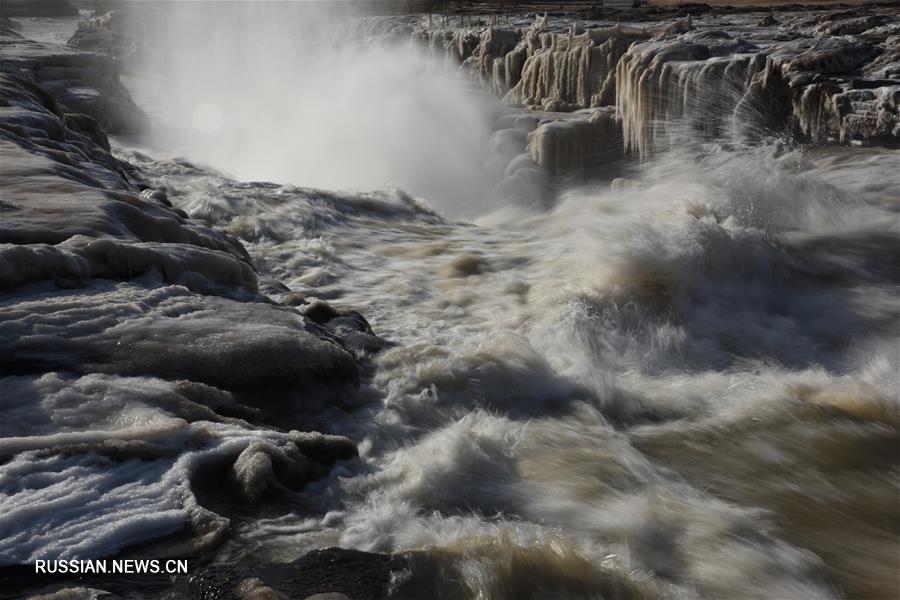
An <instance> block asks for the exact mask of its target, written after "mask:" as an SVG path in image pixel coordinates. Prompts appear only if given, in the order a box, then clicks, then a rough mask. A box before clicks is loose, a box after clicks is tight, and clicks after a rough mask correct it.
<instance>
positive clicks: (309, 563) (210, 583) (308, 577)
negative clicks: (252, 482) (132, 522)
mask: <svg viewBox="0 0 900 600" xmlns="http://www.w3.org/2000/svg"><path fill="white" fill-rule="evenodd" d="M407 568H408V560H407V558H405V557H404V556H400V555H389V554H373V553H369V552H359V551H357V550H345V549H342V548H327V549H324V550H314V551H312V552H309V553H307V554H305V555H304V556H302V557H301V558H299V559H297V560H295V561H293V562H291V563H286V564H271V563H252V562H250V561H244V562H242V563H240V564H231V565H215V566H211V567H207V568H206V569H204V570H203V571H201V572H200V573H198V574H196V576H194V577H193V578H192V580H191V584H190V594H191V598H198V599H199V598H210V597H217V598H229V597H233V596H231V594H233V592H232V590H234V589H236V588H237V587H238V586H239V585H240V584H241V582H242V581H244V580H246V579H247V578H254V579H256V581H254V582H252V585H253V586H255V587H256V588H260V587H261V586H266V587H270V588H271V589H272V590H277V591H278V592H279V593H281V594H284V595H285V596H287V597H289V598H307V597H309V596H313V595H314V594H332V595H333V594H341V595H344V596H346V597H348V598H353V599H354V600H383V599H386V598H389V597H392V596H391V593H392V582H394V581H395V580H397V579H400V577H399V576H400V575H401V574H402V573H403V572H404V570H405V569H407ZM257 582H259V583H257ZM433 594H434V590H430V594H429V595H427V596H419V597H434V596H433ZM326 597H327V596H326ZM400 597H408V598H412V597H414V596H402V595H401V596H400Z"/></svg>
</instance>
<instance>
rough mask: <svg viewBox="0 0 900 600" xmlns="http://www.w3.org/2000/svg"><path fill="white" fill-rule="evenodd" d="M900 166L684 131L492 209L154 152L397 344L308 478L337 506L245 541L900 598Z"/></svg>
mask: <svg viewBox="0 0 900 600" xmlns="http://www.w3.org/2000/svg"><path fill="white" fill-rule="evenodd" d="M896 161H897V155H896V154H895V153H892V152H886V151H880V150H862V149H861V150H845V149H833V150H822V151H811V152H809V153H806V152H802V151H796V152H786V153H781V154H778V153H776V152H775V151H773V150H771V149H768V148H758V149H753V150H750V149H745V150H724V149H721V148H715V149H711V150H708V151H707V152H703V153H700V154H697V155H693V154H689V153H688V152H683V153H679V154H678V155H670V156H665V157H661V158H660V159H659V161H658V163H657V164H653V165H649V166H647V168H646V169H645V170H644V171H643V172H642V173H641V179H642V181H644V182H645V183H644V184H643V185H642V186H641V187H638V188H636V189H633V190H629V191H626V192H610V191H606V190H602V189H595V190H592V191H591V190H587V191H581V192H578V193H571V194H567V195H564V196H563V198H561V200H560V202H559V204H558V205H557V206H556V207H555V208H554V209H553V210H552V211H549V212H548V213H546V214H541V215H537V216H535V215H530V214H510V213H503V214H501V215H499V216H494V217H492V218H485V219H483V220H485V221H488V222H490V223H491V224H472V223H465V222H448V221H445V220H442V219H440V218H438V217H437V216H435V214H434V213H433V212H431V211H430V210H428V209H427V208H426V207H423V206H421V205H418V204H416V203H413V202H411V201H410V200H409V199H407V198H406V197H404V196H401V195H399V194H391V193H385V194H372V195H364V196H347V195H335V194H330V193H326V192H319V191H313V190H308V189H303V188H295V187H291V186H269V185H256V184H246V183H243V184H242V183H237V182H234V181H231V180H228V179H226V178H224V177H222V176H220V175H216V174H215V173H213V172H211V171H203V170H199V171H198V170H195V169H191V168H186V167H184V166H181V165H179V164H178V163H174V162H166V161H161V162H157V161H152V160H143V161H142V160H139V159H137V160H136V162H137V163H138V164H140V165H141V166H142V167H143V168H144V169H146V171H147V172H148V173H151V174H153V176H154V177H156V178H158V179H157V183H159V184H162V185H165V186H168V187H170V189H174V190H178V192H177V194H176V195H173V199H174V200H175V201H176V202H177V203H178V205H179V206H182V207H183V208H184V209H185V210H187V211H188V212H189V213H190V214H192V215H194V216H198V217H204V218H206V219H209V220H210V221H211V222H213V223H215V224H216V225H219V226H222V227H224V228H225V229H226V230H228V231H230V232H232V233H235V234H237V235H240V236H241V238H242V239H243V240H245V242H247V243H248V249H249V250H250V252H251V254H252V255H253V256H254V257H256V258H257V260H258V261H259V265H260V266H261V267H262V269H263V272H265V273H269V274H271V275H272V276H274V277H276V278H278V279H279V280H281V281H283V282H284V283H286V284H287V285H288V286H289V287H290V288H291V289H292V290H296V291H300V292H301V293H305V294H308V295H310V296H315V297H320V298H327V299H330V300H333V301H335V302H340V303H341V304H345V305H348V306H353V307H356V308H358V309H360V310H361V311H363V312H364V313H365V314H366V315H367V317H368V318H369V320H370V321H371V323H372V325H373V327H374V328H375V329H376V331H378V332H379V333H380V334H381V335H383V336H384V337H386V338H387V339H390V340H392V341H394V342H396V343H397V344H398V346H397V347H395V348H392V349H390V350H388V351H386V352H384V353H383V354H381V355H379V356H378V357H377V358H375V359H374V360H373V364H372V379H371V383H370V384H369V386H368V389H367V390H364V391H363V393H362V396H363V397H364V398H366V399H370V402H371V403H368V402H367V403H366V405H365V406H364V407H363V408H360V409H358V410H356V411H352V412H350V413H348V414H343V415H340V416H337V415H334V416H331V415H330V416H329V419H330V421H329V423H330V425H331V426H332V427H333V429H334V431H335V432H338V433H343V434H347V435H349V436H350V437H352V438H353V439H359V440H362V442H361V449H362V454H363V460H362V461H361V462H360V463H359V464H357V465H348V466H346V468H344V469H340V470H339V471H338V472H334V473H332V475H331V476H330V478H329V479H328V480H326V481H324V482H320V483H317V484H315V485H314V486H312V487H313V489H312V490H309V491H308V492H307V493H308V494H309V495H311V496H312V497H314V498H315V499H316V501H317V502H322V503H323V504H324V507H325V509H326V510H327V514H326V515H325V517H324V518H320V517H308V516H305V515H304V514H303V513H300V514H297V513H296V512H293V511H290V512H287V513H286V514H278V515H275V516H271V517H265V518H254V519H251V520H248V521H247V522H245V523H243V524H242V525H241V526H239V527H238V528H237V532H236V535H235V537H234V539H232V540H231V541H230V542H229V543H228V544H227V545H226V547H225V548H224V550H222V552H221V556H222V558H228V559H238V558H240V557H244V556H248V555H255V556H260V555H262V556H265V557H267V558H270V559H272V560H278V561H283V560H291V559H294V558H296V557H298V556H300V555H301V554H302V553H303V552H305V551H307V550H308V549H310V548H313V547H317V546H323V545H332V544H339V545H342V546H348V547H353V548H360V549H365V550H374V551H397V550H410V549H421V548H435V550H433V551H434V552H435V553H437V554H439V555H440V556H441V560H442V561H446V563H447V567H446V568H448V569H451V570H452V571H453V572H455V573H456V575H454V579H456V578H458V579H460V580H461V581H462V585H463V586H464V587H465V588H467V589H468V590H470V591H471V592H472V594H473V595H474V596H475V597H510V598H514V597H523V596H522V595H521V594H525V593H526V592H525V590H528V593H529V594H532V596H531V597H536V598H537V597H557V596H559V597H569V596H570V595H575V596H578V595H580V594H583V593H587V595H588V596H591V594H593V593H600V592H599V591H598V590H602V589H605V588H604V586H614V585H618V584H621V585H624V583H622V582H621V581H620V580H621V579H623V578H624V577H625V576H626V575H635V577H634V579H635V582H634V583H629V586H632V585H633V587H634V589H633V590H631V588H630V587H629V590H631V591H628V592H627V593H624V592H623V595H624V596H625V597H641V596H643V595H651V596H653V595H657V594H659V595H675V596H676V597H680V596H685V597H692V596H695V595H701V596H703V595H710V596H715V597H736V595H740V596H742V597H759V598H810V597H839V596H840V595H841V593H840V592H839V591H838V590H837V589H836V588H835V587H834V586H835V584H836V583H838V582H839V583H840V584H841V585H842V586H844V587H843V589H845V590H846V589H851V590H854V595H856V596H858V597H876V596H877V595H879V594H882V595H883V594H889V593H890V590H891V586H892V585H893V581H894V578H895V577H896V572H895V567H896V562H895V560H896V553H895V550H896V547H897V546H896V544H897V538H896V530H895V529H894V528H895V526H896V525H895V519H896V512H895V511H896V506H895V500H896V497H897V496H896V494H897V493H898V489H897V486H898V480H897V475H898V472H897V465H896V462H895V458H896V456H895V454H894V449H895V447H896V443H897V437H896V436H897V427H898V422H897V405H896V402H897V390H898V375H897V372H898V366H900V365H898V356H897V350H898V348H897V344H896V333H897V332H896V325H897V296H896V293H897V288H896V284H897V277H898V272H897V264H898V263H897V259H898V254H897V243H896V226H897V217H896V215H897V212H896V211H897V210H898V208H900V204H898V199H897V197H896V184H895V182H894V181H893V180H892V179H891V178H890V177H885V176H884V175H885V173H890V172H891V169H892V168H893V166H895V165H896ZM826 561H827V564H828V566H827V567H826ZM650 572H653V573H654V574H655V575H654V576H650V575H649V573H650ZM523 578H526V580H527V583H526V582H524V581H523ZM529 578H531V579H529ZM617 582H618V583H617ZM517 586H522V587H521V588H519V587H517ZM534 586H537V587H534ZM626 587H627V586H626ZM603 597H605V596H603Z"/></svg>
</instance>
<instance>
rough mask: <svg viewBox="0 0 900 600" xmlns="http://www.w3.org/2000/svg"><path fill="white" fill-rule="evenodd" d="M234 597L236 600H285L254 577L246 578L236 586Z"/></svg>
mask: <svg viewBox="0 0 900 600" xmlns="http://www.w3.org/2000/svg"><path fill="white" fill-rule="evenodd" d="M234 595H235V596H237V598H238V600H285V598H286V597H285V596H284V595H282V594H279V593H278V592H276V591H275V590H273V589H272V588H270V587H269V586H267V585H266V584H264V583H263V582H262V581H260V580H259V579H258V578H256V577H248V578H247V579H244V580H243V581H241V583H240V584H238V586H237V589H235V591H234Z"/></svg>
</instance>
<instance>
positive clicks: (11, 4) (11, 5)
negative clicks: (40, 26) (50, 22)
mask: <svg viewBox="0 0 900 600" xmlns="http://www.w3.org/2000/svg"><path fill="white" fill-rule="evenodd" d="M0 8H2V10H3V16H4V17H77V16H78V9H77V8H76V7H75V6H74V5H73V4H72V3H71V2H69V1H68V0H40V1H37V0H3V4H2V6H0Z"/></svg>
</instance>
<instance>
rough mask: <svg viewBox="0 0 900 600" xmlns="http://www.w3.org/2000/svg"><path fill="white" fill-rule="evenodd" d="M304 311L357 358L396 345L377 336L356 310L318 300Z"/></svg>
mask: <svg viewBox="0 0 900 600" xmlns="http://www.w3.org/2000/svg"><path fill="white" fill-rule="evenodd" d="M304 303H305V300H304ZM302 311H303V315H304V316H305V317H306V318H308V319H310V320H311V321H313V322H314V323H317V324H318V325H321V326H322V327H324V328H325V330H327V331H328V332H329V333H331V334H333V335H334V336H335V337H336V338H337V339H338V340H340V342H341V344H342V345H343V347H344V348H346V349H347V350H348V351H349V352H350V353H351V354H353V355H354V356H356V357H357V358H362V357H365V356H369V355H372V354H377V353H378V352H381V351H382V350H384V349H386V348H390V347H391V346H393V345H394V344H393V343H392V342H390V341H388V340H385V339H384V338H380V337H378V336H376V335H375V332H374V331H373V330H372V327H371V325H369V322H368V321H367V320H366V318H365V317H363V316H362V314H360V313H359V312H357V311H355V310H345V311H341V310H338V309H336V308H335V307H333V306H331V305H330V304H328V303H326V302H321V301H317V302H314V303H313V304H309V305H306V307H305V308H303V309H302Z"/></svg>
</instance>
